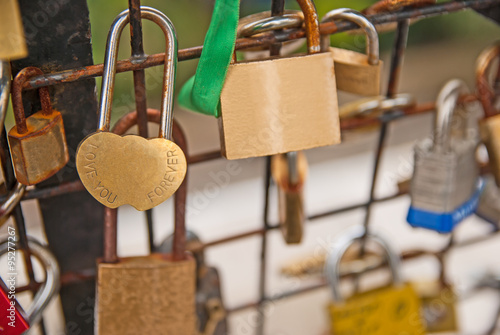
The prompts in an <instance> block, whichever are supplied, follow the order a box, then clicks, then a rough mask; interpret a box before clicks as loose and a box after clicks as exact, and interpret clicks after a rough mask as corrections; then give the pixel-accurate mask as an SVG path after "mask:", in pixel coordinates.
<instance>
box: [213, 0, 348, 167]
mask: <svg viewBox="0 0 500 335" xmlns="http://www.w3.org/2000/svg"><path fill="white" fill-rule="evenodd" d="M297 2H298V3H299V5H300V6H301V8H302V10H303V13H304V16H305V22H306V24H305V27H306V32H307V41H308V51H309V54H307V55H301V56H293V57H286V58H279V57H278V58H277V57H271V58H268V59H264V60H255V61H245V62H238V63H233V64H231V65H230V66H229V69H228V72H227V77H226V82H225V84H224V87H223V89H222V93H221V99H220V109H221V118H220V119H219V124H220V128H221V130H220V134H221V147H222V152H223V154H224V156H225V157H226V158H227V159H240V158H248V157H258V156H270V155H275V154H279V153H284V152H290V151H300V150H305V149H310V148H314V147H319V146H326V145H332V144H337V143H339V142H340V126H339V117H338V102H337V92H336V84H335V73H334V69H333V55H332V54H331V53H329V52H324V53H320V52H319V51H320V45H319V23H318V20H317V13H316V10H315V8H314V4H313V2H312V1H311V0H298V1H297ZM273 20H274V21H275V22H282V23H283V22H286V24H290V20H289V19H288V18H285V19H284V18H283V17H279V16H278V17H273ZM292 21H293V20H292ZM286 24H285V25H283V24H273V25H274V26H275V27H276V28H275V29H283V28H285V27H287V25H286ZM293 25H295V21H293ZM293 25H292V26H293ZM255 27H257V24H256V25H255ZM255 27H254V28H255ZM258 30H259V29H253V28H251V29H250V31H251V32H252V33H257V32H258ZM260 32H262V31H260Z"/></svg>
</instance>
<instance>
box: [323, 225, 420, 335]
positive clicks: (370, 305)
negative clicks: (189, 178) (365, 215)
mask: <svg viewBox="0 0 500 335" xmlns="http://www.w3.org/2000/svg"><path fill="white" fill-rule="evenodd" d="M361 239H366V242H369V241H374V242H376V243H377V244H378V245H379V246H381V247H382V248H383V249H384V250H385V252H386V255H387V258H388V262H389V266H390V268H391V271H392V277H393V283H392V284H391V285H389V286H387V287H382V288H378V289H372V290H369V291H366V292H363V293H358V294H355V295H353V296H351V297H350V298H348V299H345V300H344V299H343V298H342V296H341V294H340V287H339V286H340V262H341V259H342V256H343V255H344V253H345V252H346V251H347V249H348V248H349V247H350V246H351V245H352V244H353V243H354V242H356V241H360V240H361ZM399 268H400V259H399V256H398V255H397V254H396V252H395V251H394V250H392V248H391V247H390V246H389V244H388V243H387V242H386V241H385V240H384V239H383V238H381V237H380V236H378V235H375V234H372V233H368V234H366V235H365V234H364V229H363V227H355V228H354V229H353V230H351V231H349V232H348V233H347V234H344V235H343V236H342V237H341V238H339V239H338V241H336V242H335V243H333V244H332V248H331V251H330V253H329V254H328V256H327V260H326V264H325V276H326V277H327V278H328V282H329V284H330V287H331V289H332V293H333V302H332V303H331V304H330V305H329V306H328V313H329V315H330V318H331V334H334V335H348V334H363V335H387V334H407V335H423V334H425V331H424V327H423V324H422V320H421V315H420V300H419V298H418V296H417V294H416V293H415V290H414V289H413V287H412V286H411V285H410V284H405V283H403V281H402V278H401V275H400V273H399Z"/></svg>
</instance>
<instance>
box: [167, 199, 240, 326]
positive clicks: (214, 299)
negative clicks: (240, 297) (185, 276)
mask: <svg viewBox="0 0 500 335" xmlns="http://www.w3.org/2000/svg"><path fill="white" fill-rule="evenodd" d="M175 209H176V211H178V213H177V214H176V215H179V216H180V217H182V220H184V218H185V215H184V213H183V212H182V208H180V207H179V208H178V207H177V206H176V207H175ZM186 243H187V248H188V249H195V251H194V252H193V256H194V258H195V260H196V314H197V316H198V332H199V334H200V335H226V334H230V332H229V331H228V322H227V318H226V317H227V313H226V310H225V308H224V301H223V299H222V290H221V282H220V276H219V271H218V270H217V268H215V267H212V266H208V265H207V264H206V263H205V254H204V250H203V249H201V250H196V249H198V247H199V246H200V245H202V244H203V243H202V241H201V239H200V238H199V237H198V236H197V235H196V234H195V233H194V232H192V231H190V230H187V231H186ZM173 244H174V235H170V236H168V237H167V238H166V239H165V240H164V241H163V242H162V243H161V244H160V246H159V247H158V252H161V253H171V252H172V247H173Z"/></svg>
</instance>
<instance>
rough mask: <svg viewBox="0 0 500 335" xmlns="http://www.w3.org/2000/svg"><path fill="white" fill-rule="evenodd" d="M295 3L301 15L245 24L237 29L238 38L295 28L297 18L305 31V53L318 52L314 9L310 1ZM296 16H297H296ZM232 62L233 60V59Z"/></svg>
mask: <svg viewBox="0 0 500 335" xmlns="http://www.w3.org/2000/svg"><path fill="white" fill-rule="evenodd" d="M297 3H298V4H299V6H300V9H301V10H302V13H301V14H293V13H287V12H285V14H283V15H278V16H272V17H269V18H264V19H260V20H256V21H255V22H250V23H248V24H245V25H244V26H243V27H241V28H240V27H238V34H237V36H238V37H240V36H241V37H250V36H252V35H256V34H260V33H263V32H266V31H271V30H278V29H287V28H296V27H298V26H300V25H302V23H300V24H299V22H298V20H299V18H302V19H303V23H304V26H305V30H306V39H307V51H308V53H309V54H315V53H318V52H320V51H321V50H320V49H321V48H320V47H321V45H320V34H319V21H318V13H317V12H316V7H315V5H314V2H313V1H312V0H297ZM253 15H255V14H253ZM297 15H298V16H297ZM233 60H234V59H233Z"/></svg>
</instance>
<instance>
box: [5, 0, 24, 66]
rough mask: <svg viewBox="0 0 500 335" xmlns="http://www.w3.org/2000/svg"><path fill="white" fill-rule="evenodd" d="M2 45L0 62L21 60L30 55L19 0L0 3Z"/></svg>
mask: <svg viewBox="0 0 500 335" xmlns="http://www.w3.org/2000/svg"><path fill="white" fill-rule="evenodd" d="M0 45H1V46H2V47H1V48H0V60H10V59H19V58H24V57H26V56H27V55H28V49H27V48H26V38H25V36H24V29H23V20H22V18H21V12H20V11H19V4H18V3H17V0H2V1H0Z"/></svg>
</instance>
